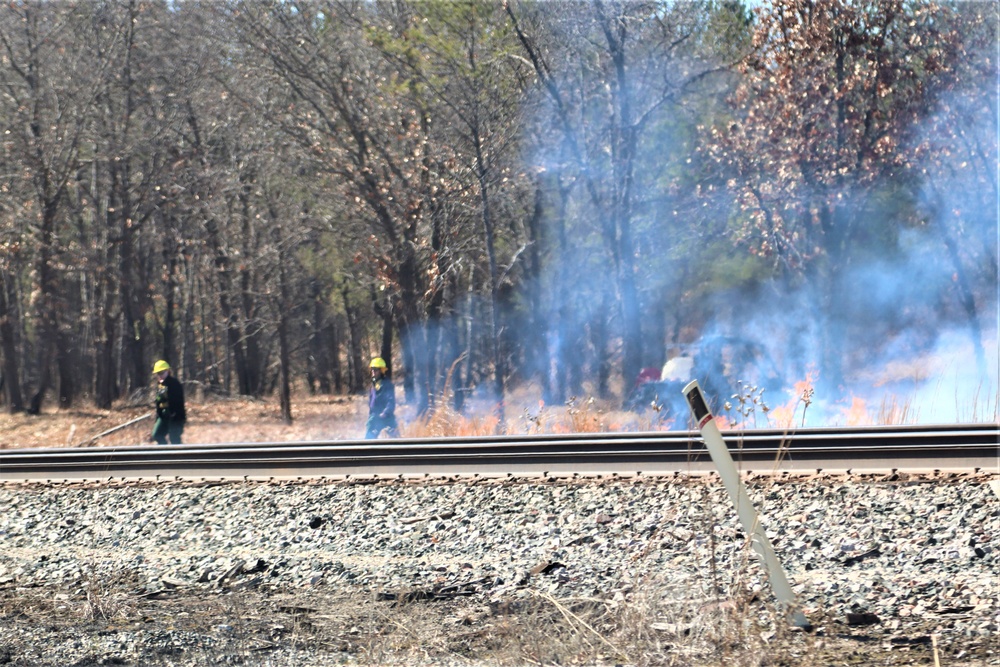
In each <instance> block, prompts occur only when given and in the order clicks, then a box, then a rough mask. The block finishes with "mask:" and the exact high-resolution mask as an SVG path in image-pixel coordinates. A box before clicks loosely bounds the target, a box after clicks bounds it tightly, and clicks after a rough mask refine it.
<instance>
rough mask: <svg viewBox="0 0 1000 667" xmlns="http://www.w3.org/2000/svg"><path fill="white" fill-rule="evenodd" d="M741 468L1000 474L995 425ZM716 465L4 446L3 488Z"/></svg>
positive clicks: (356, 444) (585, 452)
mask: <svg viewBox="0 0 1000 667" xmlns="http://www.w3.org/2000/svg"><path fill="white" fill-rule="evenodd" d="M723 436H724V438H725V440H726V444H727V446H728V447H729V450H730V452H731V453H732V456H733V459H734V460H735V461H736V462H737V464H738V465H739V466H740V468H741V469H742V470H744V471H748V472H749V471H753V472H782V471H808V470H822V471H828V472H829V471H848V470H850V471H878V470H893V469H895V470H900V471H921V470H924V471H931V470H941V471H976V470H979V471H984V472H997V473H1000V458H998V453H1000V445H998V443H1000V425H998V424H971V425H940V426H902V427H896V426H894V427H866V428H836V429H795V430H791V431H778V430H747V431H726V432H724V433H723ZM714 469H715V468H714V465H713V464H712V461H711V458H710V456H709V454H708V451H707V449H706V447H705V443H704V442H703V441H702V439H701V436H700V434H699V433H698V432H694V431H690V432H684V431H682V432H654V433H596V434H595V433H584V434H567V435H522V436H503V437H472V438H435V439H397V440H378V441H371V440H368V441H365V440H352V441H345V440H342V441H330V442H320V441H311V442H286V443H225V444H205V445H197V444H192V445H167V446H156V445H142V446H131V447H82V448H80V447H78V448H42V449H4V450H0V482H4V481H8V482H9V481H22V480H51V481H57V480H67V481H73V480H107V479H125V480H131V479H172V478H177V479H209V478H221V479H286V478H308V477H341V476H356V477H380V476H381V477H398V476H409V475H416V476H421V475H430V476H441V475H444V476H447V475H484V476H496V475H518V476H521V475H552V476H560V475H574V474H575V475H616V474H617V475H632V474H645V475H660V474H672V473H678V472H690V473H699V474H700V473H705V472H710V471H713V470H714Z"/></svg>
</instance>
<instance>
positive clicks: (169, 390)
mask: <svg viewBox="0 0 1000 667" xmlns="http://www.w3.org/2000/svg"><path fill="white" fill-rule="evenodd" d="M153 376H154V377H156V379H157V381H158V382H159V387H158V388H157V391H156V424H154V425H153V435H152V438H151V439H152V440H153V441H154V442H156V443H157V444H159V445H166V444H167V442H168V440H169V443H170V444H171V445H179V444H181V435H182V434H183V433H184V423H185V422H186V421H187V413H186V412H185V410H184V385H182V384H181V383H180V380H178V379H177V378H175V377H174V376H173V375H171V374H170V364H168V363H167V362H166V361H164V360H163V359H160V360H159V361H157V362H156V363H155V364H153Z"/></svg>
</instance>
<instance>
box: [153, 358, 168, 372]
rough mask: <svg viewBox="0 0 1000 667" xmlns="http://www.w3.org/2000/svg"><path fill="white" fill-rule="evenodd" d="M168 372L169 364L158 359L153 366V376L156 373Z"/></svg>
mask: <svg viewBox="0 0 1000 667" xmlns="http://www.w3.org/2000/svg"><path fill="white" fill-rule="evenodd" d="M169 370H170V364H168V363H167V362H166V361H164V360H163V359H160V360H159V361H157V362H156V363H155V364H153V375H156V374H157V373H162V372H163V371H169Z"/></svg>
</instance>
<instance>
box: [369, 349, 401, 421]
mask: <svg viewBox="0 0 1000 667" xmlns="http://www.w3.org/2000/svg"><path fill="white" fill-rule="evenodd" d="M371 371H372V386H371V389H370V390H369V391H368V422H367V423H366V424H365V438H366V439H372V438H377V437H378V436H379V434H380V433H382V431H385V430H388V433H389V437H395V436H397V435H399V430H398V425H397V424H396V388H395V387H394V386H393V384H392V380H390V379H389V371H388V368H386V364H385V359H383V358H382V357H375V358H374V359H372V363H371Z"/></svg>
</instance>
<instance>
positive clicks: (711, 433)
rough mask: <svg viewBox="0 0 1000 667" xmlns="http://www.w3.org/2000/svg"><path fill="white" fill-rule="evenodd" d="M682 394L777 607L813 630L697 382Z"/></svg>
mask: <svg viewBox="0 0 1000 667" xmlns="http://www.w3.org/2000/svg"><path fill="white" fill-rule="evenodd" d="M683 393H684V398H686V399H687V402H688V407H689V408H691V414H693V415H694V419H695V421H696V422H698V430H699V431H701V436H702V437H703V438H704V439H705V444H706V445H708V452H709V454H711V455H712V461H713V462H714V463H715V467H716V468H718V470H719V476H721V477H722V483H723V484H725V486H726V491H728V492H729V498H730V499H731V500H732V501H733V504H734V505H736V513H737V514H738V515H739V517H740V523H742V524H743V530H745V531H746V533H747V535H750V536H751V538H750V544H751V546H752V547H753V550H754V551H755V552H757V555H758V556H760V558H761V560H762V561H764V566H765V567H766V568H767V579H768V581H770V582H771V589H772V590H773V591H774V595H775V597H777V598H778V602H779V604H780V605H781V607H782V608H783V610H784V611H785V612H786V613H788V612H791V614H792V622H793V623H794V624H795V625H797V626H798V627H800V628H804V629H810V628H812V624H811V623H809V621H808V620H807V619H806V617H805V614H803V613H802V610H801V609H800V608H799V605H798V602H797V600H796V599H795V593H794V591H792V586H791V584H789V583H788V577H787V576H785V570H784V568H782V567H781V562H780V561H779V560H778V556H777V555H776V554H775V553H774V548H773V547H772V546H771V541H770V540H769V539H767V533H766V532H765V531H764V527H763V526H762V525H761V523H760V519H759V518H758V516H757V510H756V509H754V506H753V503H752V502H751V501H750V496H749V495H748V494H747V490H746V486H744V485H743V481H742V480H741V479H740V473H739V471H738V470H737V469H736V464H735V463H734V462H733V457H732V455H730V453H729V449H728V448H727V447H726V443H725V441H724V440H723V439H722V433H721V432H720V431H719V427H718V426H717V425H716V423H715V419H714V418H713V417H712V413H711V411H710V410H709V409H708V404H707V403H706V402H705V397H704V396H702V394H701V388H700V387H699V386H698V381H697V380H692V381H691V382H689V383H688V384H687V386H686V387H684V392H683Z"/></svg>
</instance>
